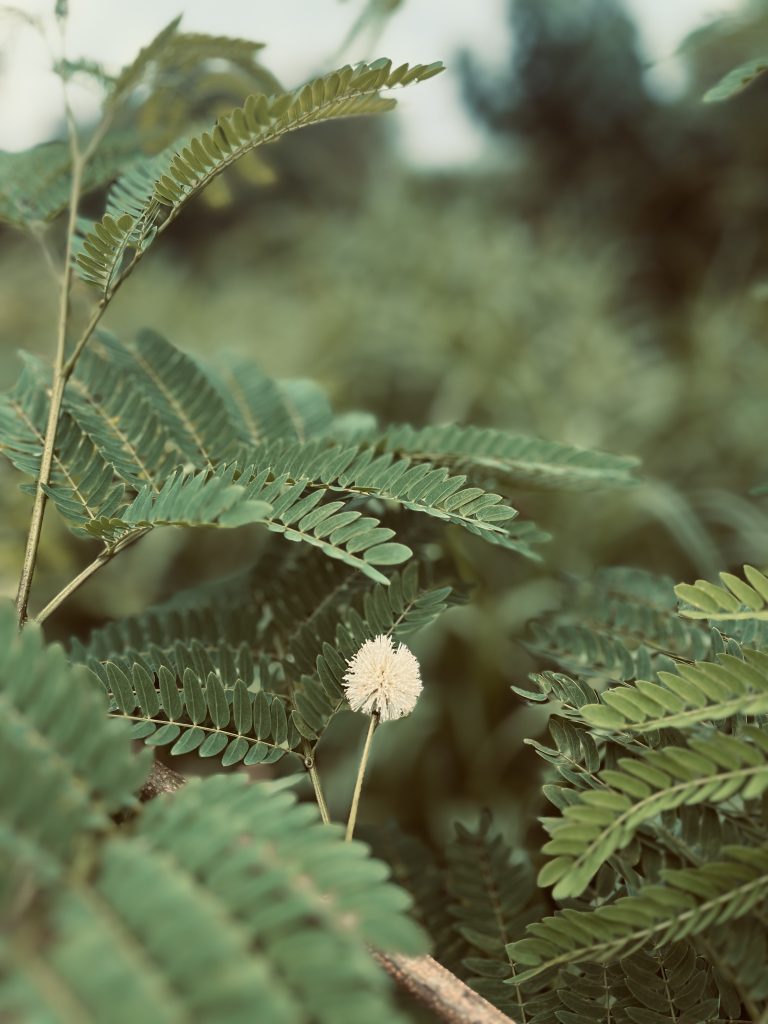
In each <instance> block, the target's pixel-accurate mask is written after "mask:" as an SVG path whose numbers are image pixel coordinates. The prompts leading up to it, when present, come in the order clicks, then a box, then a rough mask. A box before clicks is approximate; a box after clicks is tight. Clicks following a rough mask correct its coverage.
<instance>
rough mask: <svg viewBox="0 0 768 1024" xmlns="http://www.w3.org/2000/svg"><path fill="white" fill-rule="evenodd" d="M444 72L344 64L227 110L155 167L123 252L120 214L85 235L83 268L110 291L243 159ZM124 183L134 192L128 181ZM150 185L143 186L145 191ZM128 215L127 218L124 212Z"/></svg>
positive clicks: (135, 75)
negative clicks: (116, 229) (131, 261)
mask: <svg viewBox="0 0 768 1024" xmlns="http://www.w3.org/2000/svg"><path fill="white" fill-rule="evenodd" d="M174 31H175V25H174V23H172V24H171V25H170V26H168V29H166V30H164V32H165V33H167V36H166V35H164V33H160V36H158V37H157V39H156V40H155V41H154V43H152V44H150V46H149V47H148V48H147V49H146V50H145V51H142V53H141V54H139V57H138V58H137V60H136V61H135V62H134V64H133V65H132V66H131V68H129V69H126V71H125V72H123V74H122V75H121V76H120V78H118V80H117V82H116V84H115V89H114V92H113V95H112V102H117V100H118V99H119V98H120V97H121V96H123V95H124V94H125V92H126V90H127V89H132V88H133V87H134V85H135V84H136V83H137V81H138V80H140V77H141V75H143V74H144V72H145V70H146V67H147V65H148V63H149V62H150V61H151V60H153V59H155V51H157V50H158V49H162V48H165V47H167V46H168V43H169V41H170V39H171V37H172V35H173V32H174ZM442 70H443V66H442V64H440V63H435V64H429V65H423V64H416V65H414V66H413V67H409V66H408V65H407V64H403V65H401V66H400V67H399V68H397V69H395V70H392V63H391V61H388V60H378V61H374V62H373V63H372V64H360V65H358V66H357V67H355V68H352V67H349V66H346V67H343V68H340V69H339V70H338V71H334V72H332V73H331V74H329V75H325V76H323V77H321V78H316V79H314V80H313V81H312V82H309V83H308V84H307V85H305V86H303V87H301V88H299V89H297V90H295V91H294V92H287V93H279V94H278V95H275V96H265V95H263V94H254V95H251V96H249V97H248V99H247V100H246V102H245V104H244V105H243V106H242V107H236V108H235V109H234V110H232V111H230V112H229V113H228V114H223V115H222V116H221V117H220V118H219V120H218V121H217V122H216V124H215V125H214V126H213V127H212V128H211V130H210V131H208V132H203V133H202V134H201V135H196V136H194V137H193V138H192V139H190V140H189V141H188V142H187V144H186V145H184V146H183V147H181V149H180V150H179V151H178V152H176V153H174V154H173V156H172V157H170V159H169V160H168V161H167V163H166V164H165V167H164V168H162V169H160V170H159V171H157V172H156V173H157V177H156V178H155V181H154V186H153V189H152V193H151V195H149V196H147V197H146V200H145V202H144V205H143V207H142V208H141V210H140V211H139V210H138V209H137V204H136V201H135V199H136V195H135V194H134V195H133V197H132V198H131V200H130V201H131V205H132V207H133V209H134V213H135V214H137V216H136V217H135V219H134V218H133V217H132V219H131V224H130V225H128V221H127V219H125V220H122V216H121V217H120V218H118V219H117V223H118V224H119V223H121V221H122V223H124V225H126V229H125V230H126V233H125V235H124V237H121V240H120V247H119V251H118V250H117V249H116V248H115V247H114V246H111V245H110V244H109V240H110V238H111V237H112V235H113V231H112V227H111V225H112V222H113V221H114V214H111V213H110V214H107V217H109V218H110V221H109V223H107V224H105V223H104V221H102V223H101V225H98V224H97V225H94V227H93V228H92V229H91V230H89V231H87V232H86V234H85V235H84V237H83V239H82V244H81V252H79V253H78V254H77V256H76V259H75V266H76V268H77V269H78V272H80V273H81V276H83V277H84V278H85V279H86V280H88V281H91V282H93V283H95V284H98V285H99V286H100V287H101V288H102V290H103V294H105V295H106V294H108V293H109V291H110V289H111V287H112V284H113V282H114V281H115V275H116V274H117V273H119V271H120V269H121V267H122V266H123V259H124V257H125V255H126V254H127V252H128V250H129V249H132V250H133V252H134V254H137V255H140V254H141V253H142V252H143V251H144V249H145V248H146V245H147V243H148V241H149V240H150V239H151V238H152V237H154V235H155V234H156V233H157V232H158V231H162V230H163V229H164V228H165V227H166V226H167V225H168V224H170V223H171V222H172V221H173V220H174V219H175V218H176V216H177V215H178V214H179V212H180V211H181V209H182V207H183V206H184V205H185V204H186V203H187V202H188V201H189V200H190V199H191V198H192V197H193V196H196V195H198V194H199V193H200V192H201V191H202V190H203V189H204V188H205V187H206V186H207V185H208V184H209V183H210V182H211V181H212V180H213V179H214V178H215V177H216V176H217V175H219V174H221V173H222V171H224V170H226V169H227V168H228V167H230V166H231V165H232V164H234V163H235V162H236V161H237V160H239V159H240V158H241V157H243V156H245V155H246V154H247V153H251V152H253V150H254V149H256V148H257V147H258V146H261V145H264V144H265V143H268V142H274V141H276V140H277V139H279V138H280V137H281V136H283V135H285V134H287V133H288V132H292V131H295V130H296V129H298V128H302V127H305V126H306V125H311V124H319V123H320V122H322V121H328V120H333V119H336V118H340V117H351V116H354V115H360V114H373V113H379V112H381V111H385V110H390V109H392V107H393V106H394V105H395V101H394V100H392V99H387V98H384V97H382V96H381V95H380V91H381V90H382V89H392V88H395V87H396V86H404V85H409V84H410V83H412V82H419V81H424V80H426V79H427V78H431V77H432V76H433V75H436V74H438V73H439V72H440V71H442ZM153 170H154V167H153ZM121 187H122V188H123V189H126V188H127V189H128V191H129V192H130V191H131V188H130V186H129V185H128V184H127V183H124V184H123V186H121ZM143 187H144V186H143V185H142V186H141V187H140V188H139V193H140V192H141V191H142V189H143ZM121 213H122V214H124V216H125V218H127V217H128V214H127V213H125V212H124V211H122V212H121ZM105 219H106V218H105ZM104 235H106V236H107V237H106V240H105V239H104V237H103V236H104ZM131 239H133V244H131ZM105 247H106V248H105ZM82 250H84V251H85V255H83V254H82ZM118 257H119V258H118Z"/></svg>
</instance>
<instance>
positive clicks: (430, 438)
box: [379, 424, 639, 489]
mask: <svg viewBox="0 0 768 1024" xmlns="http://www.w3.org/2000/svg"><path fill="white" fill-rule="evenodd" d="M379 443H380V444H381V445H382V446H383V447H384V449H385V450H386V451H391V452H396V453H397V454H398V455H406V456H410V457H411V458H412V459H415V460H424V459H426V460H428V461H435V462H446V461H448V462H450V463H452V464H455V465H457V466H458V467H459V468H460V469H461V471H467V472H469V471H471V470H474V471H478V470H480V471H483V472H485V473H487V474H489V475H492V476H497V477H499V478H500V479H503V480H505V481H507V482H509V483H514V484H517V485H523V486H526V485H532V486H535V487H556V488H559V489H564V488H569V487H571V488H583V487H615V486H627V485H629V484H632V483H634V482H635V481H634V480H633V478H632V476H631V473H632V470H633V469H635V468H636V467H637V465H638V464H639V462H638V460H637V459H634V458H630V457H629V456H623V455H610V454H608V453H607V452H597V451H589V450H587V449H583V448H574V447H572V446H570V445H565V444H558V443H556V442H554V441H543V440H541V439H540V438H536V437H526V436H524V435H522V434H510V433H506V432H505V431H502V430H494V429H491V428H481V427H472V426H460V425H457V424H452V425H449V426H444V427H439V426H429V427H423V428H421V429H416V428H414V427H411V426H408V425H407V424H404V425H402V426H393V427H389V428H387V430H386V431H385V432H384V433H383V434H382V435H381V438H380V442H379Z"/></svg>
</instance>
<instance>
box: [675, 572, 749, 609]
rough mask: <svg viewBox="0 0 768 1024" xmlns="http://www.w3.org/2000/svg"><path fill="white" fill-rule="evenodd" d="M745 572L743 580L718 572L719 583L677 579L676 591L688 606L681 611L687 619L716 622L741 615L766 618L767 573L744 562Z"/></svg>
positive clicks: (727, 573)
mask: <svg viewBox="0 0 768 1024" xmlns="http://www.w3.org/2000/svg"><path fill="white" fill-rule="evenodd" d="M744 575H745V576H746V580H743V579H741V578H740V577H738V576H734V575H733V573H729V572H721V573H720V580H721V581H722V586H717V585H716V584H714V583H709V582H708V581H707V580H696V582H695V583H694V584H690V583H679V584H678V585H677V586H676V587H675V593H676V594H677V596H678V597H679V598H680V600H681V601H684V602H685V604H686V605H689V606H690V607H683V608H681V610H680V614H681V615H684V616H685V618H687V619H712V620H716V621H717V622H718V623H719V622H723V623H726V622H738V621H741V620H744V619H747V620H751V619H755V620H758V621H762V622H768V576H766V575H765V574H764V573H762V572H760V570H759V569H755V568H754V566H752V565H745V566H744Z"/></svg>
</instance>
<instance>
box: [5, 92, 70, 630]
mask: <svg viewBox="0 0 768 1024" xmlns="http://www.w3.org/2000/svg"><path fill="white" fill-rule="evenodd" d="M64 98H65V104H64V105H65V109H66V117H67V129H68V133H69V148H70V153H71V159H72V180H71V183H70V193H69V217H68V220H67V241H66V247H65V252H64V271H63V274H62V281H61V295H60V299H59V320H58V329H57V336H56V355H55V357H54V363H53V387H52V389H51V404H50V406H49V409H48V422H47V424H46V428H45V441H44V442H43V452H42V455H41V458H40V471H39V473H38V477H37V486H36V488H35V500H34V503H33V505H32V517H31V520H30V524H29V534H28V536H27V546H26V549H25V551H24V562H23V564H22V568H21V576H20V578H19V589H18V593H17V594H16V615H17V618H18V622H19V627H21V626H23V625H24V622H25V620H26V618H27V605H28V604H29V592H30V590H31V589H32V578H33V576H34V573H35V564H36V562H37V552H38V548H39V546H40V535H41V533H42V530H43V517H44V516H45V504H46V500H47V495H46V493H45V489H46V487H47V486H48V483H49V482H50V479H51V467H52V465H53V449H54V445H55V443H56V430H57V427H58V424H59V415H60V413H61V401H62V398H63V397H64V384H65V380H66V378H65V377H64V375H63V373H62V369H63V366H64V358H65V356H64V353H65V349H66V343H67V325H68V323H69V296H70V290H71V286H72V243H73V240H74V237H75V230H76V227H77V208H78V205H79V202H80V192H81V189H82V181H83V168H84V162H83V156H82V154H81V152H80V145H79V142H78V137H77V125H76V124H75V119H74V115H73V113H72V108H71V107H70V105H69V101H68V100H67V96H66V90H65V92H64Z"/></svg>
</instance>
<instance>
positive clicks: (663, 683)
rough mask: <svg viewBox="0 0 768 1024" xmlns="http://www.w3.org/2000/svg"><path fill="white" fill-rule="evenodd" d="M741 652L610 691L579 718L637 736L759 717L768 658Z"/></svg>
mask: <svg viewBox="0 0 768 1024" xmlns="http://www.w3.org/2000/svg"><path fill="white" fill-rule="evenodd" d="M740 653H741V657H737V656H735V655H733V654H719V655H718V656H717V661H715V662H709V661H704V662H697V663H696V664H695V665H686V664H682V663H680V664H678V665H677V666H676V671H675V672H674V673H672V672H660V673H659V681H658V682H657V683H653V682H648V681H646V680H638V681H637V682H636V683H635V684H634V685H633V686H615V687H611V688H610V689H608V690H604V691H603V693H602V694H601V696H600V700H601V703H599V704H587V705H585V706H584V707H582V708H581V714H582V716H583V717H584V720H585V721H586V722H588V723H589V724H590V725H591V726H593V727H595V728H597V729H601V730H602V729H608V730H611V731H613V730H621V729H629V730H632V732H637V733H648V732H653V731H656V730H657V729H672V728H674V729H681V728H686V727H688V726H692V725H695V724H696V723H698V722H712V721H715V722H716V721H722V720H723V719H725V718H730V717H732V716H733V715H764V714H766V713H768V653H766V652H764V651H751V650H744V651H742V652H740Z"/></svg>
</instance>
